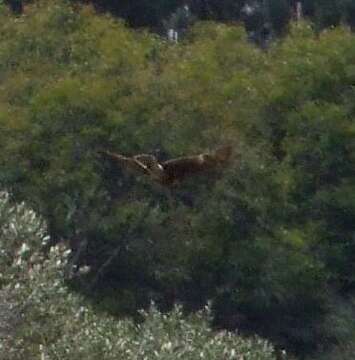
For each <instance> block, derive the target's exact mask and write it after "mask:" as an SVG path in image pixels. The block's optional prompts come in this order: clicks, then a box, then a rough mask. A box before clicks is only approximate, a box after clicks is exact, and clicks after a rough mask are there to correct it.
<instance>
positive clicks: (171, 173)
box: [161, 145, 232, 185]
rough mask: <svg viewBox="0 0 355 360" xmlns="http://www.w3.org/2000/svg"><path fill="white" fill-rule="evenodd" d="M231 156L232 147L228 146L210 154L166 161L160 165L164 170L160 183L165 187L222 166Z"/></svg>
mask: <svg viewBox="0 0 355 360" xmlns="http://www.w3.org/2000/svg"><path fill="white" fill-rule="evenodd" d="M231 154H232V147H231V146H229V145H228V146H223V147H220V148H218V149H217V150H215V151H214V152H212V153H202V154H199V155H195V156H186V157H180V158H176V159H171V160H167V161H165V162H163V163H162V164H161V165H162V167H163V169H164V178H163V179H162V182H163V183H165V184H166V185H169V184H173V183H175V182H177V181H180V180H182V179H184V178H186V177H189V176H193V175H195V174H197V173H201V172H205V171H208V170H212V169H214V168H217V167H219V166H223V165H225V163H226V162H227V161H228V160H229V158H230V156H231Z"/></svg>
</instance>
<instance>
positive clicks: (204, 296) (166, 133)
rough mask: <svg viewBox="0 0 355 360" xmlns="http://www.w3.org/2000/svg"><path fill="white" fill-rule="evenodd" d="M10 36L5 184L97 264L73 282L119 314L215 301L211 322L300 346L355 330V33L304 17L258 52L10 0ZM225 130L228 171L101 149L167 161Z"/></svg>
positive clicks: (2, 23) (4, 54) (211, 32)
mask: <svg viewBox="0 0 355 360" xmlns="http://www.w3.org/2000/svg"><path fill="white" fill-rule="evenodd" d="M0 43H1V48H0V79H1V90H0V129H1V131H0V183H1V186H2V187H3V188H6V189H8V191H10V192H11V194H12V196H13V197H14V199H16V200H18V201H22V200H25V201H26V202H27V203H28V204H29V206H31V207H32V208H33V209H34V210H35V211H36V212H37V213H38V214H40V215H41V216H42V217H43V218H44V219H45V220H46V221H47V223H48V227H49V232H50V235H51V239H52V241H53V242H56V241H67V242H69V243H70V246H71V247H72V249H73V254H75V256H76V257H75V258H74V259H73V260H75V261H76V263H77V264H78V265H83V264H87V265H89V266H90V268H91V271H90V273H89V274H87V275H86V277H84V279H82V280H81V282H79V283H78V284H76V286H77V288H78V289H79V290H80V291H82V292H83V293H85V294H87V295H88V296H91V297H94V298H95V300H96V301H97V302H99V303H100V304H101V305H102V306H103V307H104V308H106V309H108V310H110V311H111V312H113V313H117V312H124V313H125V314H127V313H133V312H134V311H135V310H136V309H137V308H140V307H144V306H147V305H148V304H149V303H150V301H151V300H154V301H155V302H156V303H157V305H158V306H159V307H161V308H162V309H166V308H169V307H171V306H172V304H173V303H175V302H182V303H184V304H185V306H186V309H188V310H190V311H192V310H195V309H197V308H201V307H202V306H204V305H205V304H206V302H207V301H208V300H210V301H211V303H212V314H213V319H214V320H213V321H214V325H215V326H219V327H220V326H223V327H225V328H228V329H235V328H238V329H240V330H242V331H245V332H247V333H250V332H254V333H257V334H260V335H262V336H264V337H267V338H268V339H271V340H272V341H273V342H274V343H275V344H278V345H279V346H281V347H287V348H288V349H290V350H291V351H293V352H295V353H298V354H301V355H302V356H304V355H305V354H306V353H307V354H310V353H312V352H314V351H319V352H322V351H325V350H327V347H330V346H331V345H339V346H340V348H341V346H342V344H344V343H347V342H348V341H350V339H351V338H352V337H353V334H354V333H353V328H352V319H353V317H352V315H353V308H352V306H353V305H352V304H353V299H354V290H355V282H354V275H353V274H354V270H355V269H354V263H355V262H354V254H355V240H354V239H355V238H354V231H355V229H354V222H353V218H354V215H355V206H354V200H353V199H354V196H353V195H354V189H355V185H354V175H355V174H354V171H355V170H354V169H355V166H354V165H355V164H354V162H355V156H354V150H355V149H354V141H353V137H354V129H355V128H354V114H355V107H354V104H353V103H354V102H353V97H354V89H353V88H354V81H355V67H354V66H355V64H354V46H353V43H354V36H353V35H352V34H351V32H350V31H348V30H347V29H346V28H343V27H337V28H334V29H330V30H327V31H324V32H320V33H315V32H314V30H313V29H312V26H311V25H310V24H308V23H304V22H301V23H298V24H297V25H292V26H291V29H290V33H289V35H288V36H285V38H284V39H283V41H280V42H275V43H272V44H271V46H270V47H269V49H268V51H263V50H261V49H260V48H258V47H255V46H254V45H253V44H251V43H250V42H249V41H248V37H247V34H246V32H245V30H244V29H243V27H241V26H236V25H232V24H229V25H227V24H221V23H214V22H211V21H205V22H197V23H196V24H195V25H194V26H193V27H192V28H191V30H190V31H189V32H188V33H187V34H186V37H185V40H184V41H183V42H180V43H178V44H173V43H170V42H167V41H166V40H164V39H162V38H159V37H158V36H157V35H154V34H151V33H148V32H145V31H139V32H138V31H133V30H131V29H129V28H127V27H126V26H125V25H124V24H123V22H122V21H121V20H117V19H115V18H113V17H112V16H110V15H108V14H100V15H99V14H97V13H96V11H95V10H94V9H93V8H92V7H91V6H88V5H86V6H81V5H80V6H78V5H75V6H74V5H73V4H71V3H69V2H67V1H50V0H48V1H47V0H43V1H38V2H35V3H33V4H32V5H29V6H26V13H25V15H24V16H14V15H10V13H9V11H8V9H7V7H6V6H4V5H0ZM224 143H230V144H232V145H233V147H234V148H235V149H236V152H235V154H234V155H233V158H232V161H231V164H230V166H229V167H228V168H226V169H225V171H224V172H223V176H211V177H209V178H208V179H205V180H204V181H199V182H194V181H191V182H187V183H186V184H184V185H183V186H181V187H177V188H176V189H174V190H173V191H172V193H170V194H167V193H166V192H164V191H163V190H162V189H161V188H160V187H159V186H152V184H151V182H149V181H146V180H144V179H136V178H135V177H131V176H130V175H129V174H128V175H127V174H125V173H123V172H120V170H119V169H116V168H114V167H112V166H111V164H110V163H109V162H107V161H103V160H102V158H100V157H99V156H98V154H97V152H98V150H102V149H103V148H104V149H107V150H111V151H113V152H120V153H124V154H127V155H134V154H137V153H154V152H155V151H156V150H157V149H159V152H158V154H157V156H158V157H160V160H162V161H163V160H165V159H167V158H169V157H178V156H181V155H184V154H188V153H200V152H204V151H208V150H213V149H214V148H216V147H217V146H219V145H221V144H224ZM168 195H169V196H171V197H173V199H174V202H173V203H172V202H171V201H169V196H168ZM330 324H331V325H330Z"/></svg>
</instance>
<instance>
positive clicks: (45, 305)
mask: <svg viewBox="0 0 355 360" xmlns="http://www.w3.org/2000/svg"><path fill="white" fill-rule="evenodd" d="M0 219H1V223H2V227H1V229H2V230H1V233H0V250H1V255H2V258H1V262H0V271H1V274H2V283H1V284H0V294H1V298H0V340H1V342H0V356H1V358H2V359H5V358H6V359H7V360H15V359H27V360H30V359H38V358H39V357H41V358H42V357H44V358H45V359H63V360H65V359H73V358H75V359H97V358H98V357H100V358H102V359H117V358H124V359H138V358H142V359H143V358H144V359H153V358H154V359H170V358H171V359H178V358H184V359H196V358H206V359H216V358H221V357H223V358H228V359H239V358H240V357H244V358H245V359H265V360H267V359H274V358H275V357H274V355H273V348H272V346H271V345H269V344H268V343H267V342H265V341H264V340H262V339H260V338H253V339H243V338H241V337H239V336H238V335H236V334H232V333H229V332H225V331H221V332H218V333H216V332H213V331H212V330H211V329H210V328H209V325H208V313H207V312H206V311H205V312H200V313H198V314H195V315H193V316H190V317H189V318H185V317H184V316H183V314H182V311H181V308H179V307H175V309H174V310H173V311H172V312H171V313H168V314H161V313H159V312H158V311H157V309H156V308H155V307H154V306H152V307H151V309H150V310H149V311H147V312H144V311H142V312H141V316H142V319H141V322H140V324H134V323H133V322H132V321H131V320H118V319H115V318H113V317H111V316H109V315H107V314H105V313H101V312H97V311H95V309H94V308H93V307H92V306H90V305H89V304H88V303H87V302H86V301H85V300H84V299H83V298H82V297H81V296H79V295H76V294H73V293H72V292H71V291H69V290H68V288H67V287H66V285H65V282H64V273H65V272H66V268H67V266H68V255H69V254H70V251H69V250H67V249H66V248H65V247H63V246H54V247H51V248H50V251H49V253H48V254H47V255H45V254H44V253H43V252H42V251H41V249H42V246H43V241H45V242H47V241H48V238H47V236H46V229H45V226H44V224H43V222H41V221H40V219H38V217H37V216H36V215H35V214H34V212H33V211H32V210H29V209H28V208H26V207H25V206H24V205H23V204H21V205H19V206H17V205H13V204H11V203H10V202H9V199H8V196H7V195H6V194H2V195H1V197H0ZM19 244H20V246H18V245H19ZM5 253H6V254H5ZM5 258H6V259H5Z"/></svg>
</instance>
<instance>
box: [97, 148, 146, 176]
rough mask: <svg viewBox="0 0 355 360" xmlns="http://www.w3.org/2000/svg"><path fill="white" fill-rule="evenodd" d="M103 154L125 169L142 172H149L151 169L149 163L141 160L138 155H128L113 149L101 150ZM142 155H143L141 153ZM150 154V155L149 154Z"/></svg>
mask: <svg viewBox="0 0 355 360" xmlns="http://www.w3.org/2000/svg"><path fill="white" fill-rule="evenodd" d="M100 153H101V154H103V155H104V156H107V157H108V158H109V159H111V160H112V161H113V162H114V163H116V164H118V165H119V166H121V167H122V168H124V169H127V170H131V171H134V172H138V173H142V174H146V175H148V174H149V169H148V167H147V165H146V164H145V163H144V162H143V161H140V160H139V158H136V157H127V156H124V155H120V154H115V153H112V152H111V151H106V150H105V151H100ZM141 156H142V155H141ZM147 156H149V155H147Z"/></svg>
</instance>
